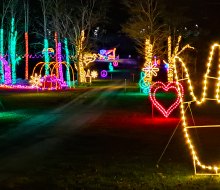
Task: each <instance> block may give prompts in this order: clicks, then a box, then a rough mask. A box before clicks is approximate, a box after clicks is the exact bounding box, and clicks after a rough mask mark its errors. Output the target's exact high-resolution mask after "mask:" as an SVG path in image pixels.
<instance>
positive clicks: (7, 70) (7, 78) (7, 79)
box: [0, 56, 11, 85]
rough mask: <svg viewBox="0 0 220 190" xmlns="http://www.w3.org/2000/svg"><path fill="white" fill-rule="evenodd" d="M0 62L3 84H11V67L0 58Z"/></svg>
mask: <svg viewBox="0 0 220 190" xmlns="http://www.w3.org/2000/svg"><path fill="white" fill-rule="evenodd" d="M0 61H1V62H2V63H3V68H4V71H5V73H4V79H5V81H4V84H7V85H8V84H11V67H10V64H9V63H8V62H7V61H6V60H5V59H4V58H3V57H1V56H0Z"/></svg>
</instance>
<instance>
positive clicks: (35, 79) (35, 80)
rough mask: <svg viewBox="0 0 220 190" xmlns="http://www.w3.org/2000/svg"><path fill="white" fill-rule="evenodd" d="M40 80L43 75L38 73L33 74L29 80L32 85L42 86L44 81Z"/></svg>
mask: <svg viewBox="0 0 220 190" xmlns="http://www.w3.org/2000/svg"><path fill="white" fill-rule="evenodd" d="M40 80H41V75H38V74H37V73H35V75H34V76H33V75H32V76H31V79H30V81H29V82H30V84H31V86H32V87H36V88H38V87H40V86H42V83H41V81H40Z"/></svg>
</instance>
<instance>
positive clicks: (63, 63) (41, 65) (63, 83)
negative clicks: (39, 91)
mask: <svg viewBox="0 0 220 190" xmlns="http://www.w3.org/2000/svg"><path fill="white" fill-rule="evenodd" d="M59 64H62V65H64V66H66V68H67V63H66V62H60V63H58V62H50V63H49V64H48V68H49V69H48V70H49V76H53V77H52V78H54V74H53V73H54V71H56V68H57V67H58V65H59ZM45 65H46V63H45V62H39V63H37V64H36V65H35V67H34V69H33V71H32V76H34V75H35V73H36V70H37V68H39V67H40V70H39V72H38V73H40V75H42V72H43V68H44V67H45ZM51 67H52V68H51ZM69 68H70V70H71V72H72V76H73V79H72V80H74V70H73V68H72V66H71V65H69ZM47 76H48V75H47ZM44 77H45V76H44ZM49 78H50V77H48V78H47V82H46V83H48V81H49ZM54 79H55V78H54ZM55 80H56V81H57V82H58V83H59V84H60V85H61V86H64V87H65V88H66V86H67V85H66V84H65V82H64V81H61V80H60V79H59V80H58V78H57V77H56V79H55ZM47 86H48V85H47ZM42 88H43V87H42ZM52 89H56V88H55V87H53V88H52Z"/></svg>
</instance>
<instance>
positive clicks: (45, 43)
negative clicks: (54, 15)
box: [43, 38, 50, 75]
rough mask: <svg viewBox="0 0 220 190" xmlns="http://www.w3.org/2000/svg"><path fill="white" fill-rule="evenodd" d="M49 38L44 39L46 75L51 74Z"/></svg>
mask: <svg viewBox="0 0 220 190" xmlns="http://www.w3.org/2000/svg"><path fill="white" fill-rule="evenodd" d="M48 46H49V44H48V39H46V38H45V39H44V51H43V54H44V62H45V63H46V65H45V75H49V62H50V57H49V51H48V48H49V47H48Z"/></svg>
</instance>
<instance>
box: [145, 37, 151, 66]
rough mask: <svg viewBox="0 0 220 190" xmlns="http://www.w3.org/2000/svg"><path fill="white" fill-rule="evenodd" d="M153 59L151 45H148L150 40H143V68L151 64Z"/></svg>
mask: <svg viewBox="0 0 220 190" xmlns="http://www.w3.org/2000/svg"><path fill="white" fill-rule="evenodd" d="M152 57H153V45H152V44H151V43H150V39H146V40H145V63H144V67H147V66H149V64H151V61H152Z"/></svg>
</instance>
